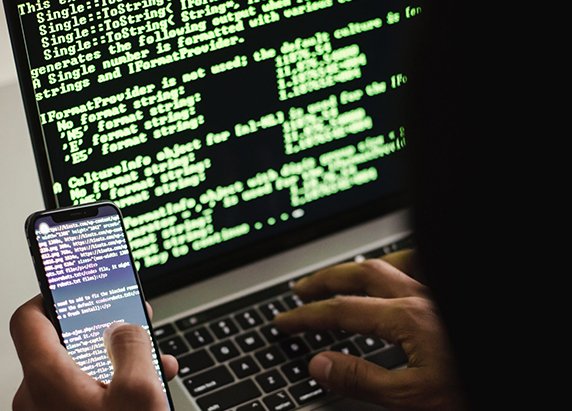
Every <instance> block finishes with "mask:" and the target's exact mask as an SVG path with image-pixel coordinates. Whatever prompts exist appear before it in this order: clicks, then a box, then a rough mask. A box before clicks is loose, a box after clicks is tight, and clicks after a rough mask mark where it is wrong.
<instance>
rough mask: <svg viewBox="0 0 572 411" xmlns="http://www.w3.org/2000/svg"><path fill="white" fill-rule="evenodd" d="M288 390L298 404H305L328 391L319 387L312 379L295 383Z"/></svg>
mask: <svg viewBox="0 0 572 411" xmlns="http://www.w3.org/2000/svg"><path fill="white" fill-rule="evenodd" d="M288 391H289V392H290V395H292V397H294V399H295V400H296V401H297V402H298V404H300V405H304V404H307V403H309V402H310V401H313V400H315V399H316V398H321V397H324V396H325V395H326V394H327V393H328V392H327V391H326V390H325V389H323V388H322V387H320V386H319V385H318V383H317V382H316V380H314V379H309V380H307V381H304V382H301V383H299V384H296V385H294V386H293V387H291V388H290V389H289V390H288Z"/></svg>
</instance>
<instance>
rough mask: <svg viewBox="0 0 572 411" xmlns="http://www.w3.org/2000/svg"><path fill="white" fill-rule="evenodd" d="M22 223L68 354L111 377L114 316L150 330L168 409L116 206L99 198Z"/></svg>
mask: <svg viewBox="0 0 572 411" xmlns="http://www.w3.org/2000/svg"><path fill="white" fill-rule="evenodd" d="M25 230H26V237H27V240H28V244H29V246H30V251H31V254H32V259H33V261H34V267H35V270H36V275H37V277H38V283H39V286H40V290H41V292H42V295H43V297H44V302H45V306H46V307H45V308H46V312H47V315H48V316H49V317H50V320H51V321H52V322H53V324H54V326H55V328H56V330H57V331H58V333H59V336H60V340H61V342H62V344H63V345H64V346H65V348H66V349H67V351H68V352H69V354H70V356H71V357H72V358H73V359H74V361H75V362H76V363H77V364H78V365H79V366H80V367H81V368H82V369H83V370H84V371H85V372H86V373H87V374H89V375H90V376H92V377H93V378H94V379H96V380H98V381H101V382H104V383H108V382H110V381H111V378H112V375H113V367H112V365H111V361H110V360H109V358H108V357H107V353H106V349H105V346H104V344H103V331H104V330H105V329H106V328H107V327H108V326H109V325H110V324H112V323H114V322H128V323H132V324H138V325H140V326H141V327H143V328H144V329H145V330H146V331H147V332H148V333H149V338H150V339H151V342H152V352H150V355H152V358H153V363H154V364H155V368H156V369H157V377H158V378H159V379H160V381H161V383H162V385H163V391H164V392H165V401H166V403H167V405H168V407H167V409H169V410H174V406H173V402H172V399H171V395H170V393H169V387H168V384H167V380H166V378H165V374H164V371H163V366H162V364H161V361H159V357H158V355H159V349H158V347H157V343H156V341H155V339H154V338H153V329H152V325H151V321H150V319H149V315H148V313H147V309H146V305H145V298H144V296H143V291H142V289H141V283H140V281H139V276H138V274H137V270H136V268H135V265H134V261H133V257H132V256H131V251H130V248H129V244H128V242H127V236H126V234H125V227H124V224H123V219H122V215H121V212H120V210H119V208H118V207H117V206H115V205H114V204H113V203H112V202H109V201H101V202H96V203H91V204H87V205H80V206H73V207H64V208H58V209H54V210H46V211H38V212H36V213H33V214H32V215H30V216H29V217H28V219H27V220H26V224H25Z"/></svg>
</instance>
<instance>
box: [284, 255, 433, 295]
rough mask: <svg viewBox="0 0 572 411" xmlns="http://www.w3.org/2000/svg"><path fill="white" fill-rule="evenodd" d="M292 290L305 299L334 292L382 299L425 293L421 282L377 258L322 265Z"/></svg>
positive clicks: (333, 293)
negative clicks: (323, 266) (321, 267)
mask: <svg viewBox="0 0 572 411" xmlns="http://www.w3.org/2000/svg"><path fill="white" fill-rule="evenodd" d="M293 290H294V292H295V293H296V294H298V295H299V296H300V297H301V298H302V299H304V300H312V299H321V298H325V297H330V296H332V295H335V294H362V293H366V294H367V295H369V296H373V297H383V298H399V297H411V296H420V295H424V294H425V287H424V286H423V284H421V283H420V282H418V281H416V280H415V279H413V278H411V277H409V276H408V275H407V274H405V273H403V272H402V271H401V270H399V269H398V268H396V267H394V266H392V265H391V264H389V263H388V262H386V261H383V260H379V259H370V260H366V261H363V262H360V263H354V262H352V263H344V264H338V265H335V266H332V267H328V268H325V269H323V270H320V271H317V272H316V273H314V274H312V275H310V276H308V277H305V278H303V279H302V280H300V281H298V282H297V283H296V284H294V286H293Z"/></svg>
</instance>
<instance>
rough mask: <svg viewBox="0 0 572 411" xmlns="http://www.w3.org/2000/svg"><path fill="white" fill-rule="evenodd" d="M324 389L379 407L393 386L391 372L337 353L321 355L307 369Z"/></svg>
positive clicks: (362, 360)
mask: <svg viewBox="0 0 572 411" xmlns="http://www.w3.org/2000/svg"><path fill="white" fill-rule="evenodd" d="M308 370H309V372H310V375H311V376H312V377H313V378H314V379H315V380H316V381H317V382H318V383H319V384H320V385H322V386H323V387H325V388H327V389H330V390H332V391H334V392H336V393H338V394H341V395H343V396H347V397H352V398H357V399H360V400H363V401H368V402H372V403H375V404H382V403H383V402H385V401H384V397H385V395H386V394H390V393H389V392H387V391H388V389H390V387H391V386H392V385H393V384H392V375H391V373H390V371H388V370H387V369H385V368H382V367H379V366H377V365H376V364H373V363H371V362H369V361H366V360H364V359H361V358H357V357H354V356H351V355H347V354H343V353H337V352H323V353H320V354H317V355H316V356H314V357H313V358H312V360H311V361H310V364H309V365H308Z"/></svg>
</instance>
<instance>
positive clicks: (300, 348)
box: [280, 337, 310, 359]
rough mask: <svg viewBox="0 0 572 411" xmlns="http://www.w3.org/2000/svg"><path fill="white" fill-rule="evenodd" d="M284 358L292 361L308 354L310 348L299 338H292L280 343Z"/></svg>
mask: <svg viewBox="0 0 572 411" xmlns="http://www.w3.org/2000/svg"><path fill="white" fill-rule="evenodd" d="M280 348H282V351H284V354H286V357H288V358H291V359H294V358H296V357H300V356H302V355H304V354H307V353H309V352H310V348H309V347H308V345H306V343H305V342H304V341H302V339H301V338H300V337H292V338H289V339H287V340H284V341H282V342H281V343H280Z"/></svg>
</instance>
